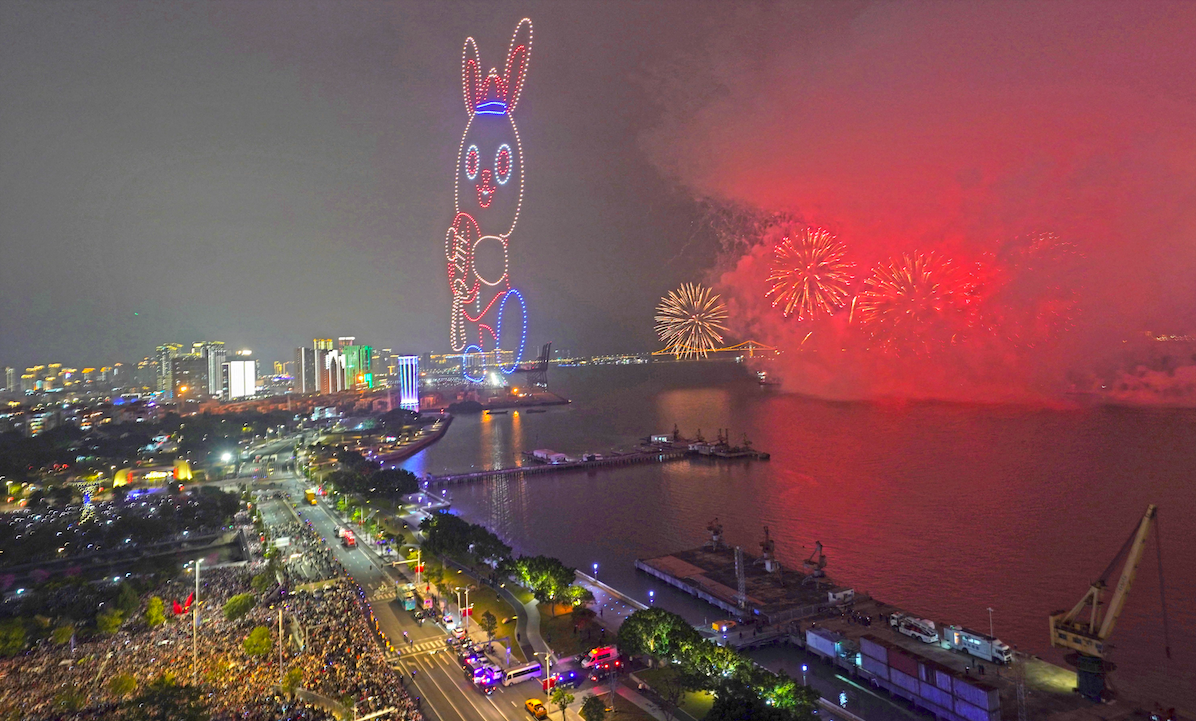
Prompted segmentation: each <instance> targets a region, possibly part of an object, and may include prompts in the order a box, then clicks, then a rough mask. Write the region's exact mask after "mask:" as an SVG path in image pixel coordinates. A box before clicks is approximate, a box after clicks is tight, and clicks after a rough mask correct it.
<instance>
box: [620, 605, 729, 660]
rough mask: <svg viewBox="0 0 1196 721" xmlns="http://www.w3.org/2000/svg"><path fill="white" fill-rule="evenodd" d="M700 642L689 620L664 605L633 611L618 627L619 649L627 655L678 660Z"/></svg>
mask: <svg viewBox="0 0 1196 721" xmlns="http://www.w3.org/2000/svg"><path fill="white" fill-rule="evenodd" d="M701 642H702V637H701V636H700V635H699V634H698V632H697V631H696V630H695V629H694V627H693V626H691V625H690V624H689V621H686V620H685V619H684V618H682V617H681V616H678V615H677V614H675V613H672V612H671V611H666V610H664V609H663V608H648V609H645V610H641V611H636V612H635V613H633V614H631V615H630V616H628V617H627V618H626V620H624V621H623V624H622V625H621V626H619V635H618V643H619V650H620V651H621V652H623V653H624V654H627V655H629V656H638V655H642V654H647V655H649V656H653V657H655V658H658V659H678V658H680V657H681V655H682V654H685V653H687V652H688V651H689V650H691V649H692V648H693V647H695V646H696V645H697V644H699V643H701ZM711 645H712V646H713V644H711Z"/></svg>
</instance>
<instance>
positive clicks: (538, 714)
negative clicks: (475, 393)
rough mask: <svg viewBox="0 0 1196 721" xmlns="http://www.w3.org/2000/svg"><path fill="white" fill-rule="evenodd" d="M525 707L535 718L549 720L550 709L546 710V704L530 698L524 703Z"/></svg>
mask: <svg viewBox="0 0 1196 721" xmlns="http://www.w3.org/2000/svg"><path fill="white" fill-rule="evenodd" d="M523 707H524V708H525V709H527V712H528V713H530V714H531V715H532V717H533V718H548V709H546V708H544V702H543V701H541V700H540V699H538V698H529V699H528V700H527V701H524V702H523Z"/></svg>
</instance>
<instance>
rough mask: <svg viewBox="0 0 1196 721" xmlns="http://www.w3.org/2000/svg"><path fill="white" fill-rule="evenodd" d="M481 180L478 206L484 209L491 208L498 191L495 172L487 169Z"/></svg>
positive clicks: (483, 171)
mask: <svg viewBox="0 0 1196 721" xmlns="http://www.w3.org/2000/svg"><path fill="white" fill-rule="evenodd" d="M481 176H482V177H481V178H479V179H478V205H480V206H481V207H483V208H489V207H490V203H491V202H493V201H494V193H495V191H497V190H498V188H497V187H495V185H494V182H493V181H494V171H492V170H490V169H489V168H485V169H483V170H482V172H481Z"/></svg>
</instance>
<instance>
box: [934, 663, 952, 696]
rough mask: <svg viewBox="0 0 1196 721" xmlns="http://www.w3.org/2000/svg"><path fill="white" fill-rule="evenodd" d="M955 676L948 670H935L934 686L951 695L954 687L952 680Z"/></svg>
mask: <svg viewBox="0 0 1196 721" xmlns="http://www.w3.org/2000/svg"><path fill="white" fill-rule="evenodd" d="M952 678H953V676H952V675H951V672H950V671H947V670H946V669H941V668H936V669H935V670H934V685H935V686H938V687H939V688H941V689H943V690H944V691H946V692H947V693H951V690H952V685H951V679H952Z"/></svg>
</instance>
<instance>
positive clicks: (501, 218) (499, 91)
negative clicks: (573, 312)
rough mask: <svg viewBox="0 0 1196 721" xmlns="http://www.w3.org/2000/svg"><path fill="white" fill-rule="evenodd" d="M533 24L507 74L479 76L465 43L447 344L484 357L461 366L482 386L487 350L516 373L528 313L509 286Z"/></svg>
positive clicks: (515, 44)
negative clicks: (464, 119)
mask: <svg viewBox="0 0 1196 721" xmlns="http://www.w3.org/2000/svg"><path fill="white" fill-rule="evenodd" d="M531 47H532V23H531V20H528V19H527V18H524V19H523V20H520V21H519V24H518V25H517V26H516V27H515V35H514V36H513V37H512V38H511V47H510V49H509V50H508V51H507V64H506V69H505V71H504V72H503V74H502V75H499V73H498V70H497V69H495V68H491V70H490V72H489V74H487V75H486V77H485V78H483V77H482V71H481V67H482V66H481V63H480V62H479V60H478V48H477V45H476V44H475V43H474V40H473V38H467V39H466V40H465V49H464V52H463V54H462V59H461V84H462V88H463V90H464V93H465V110H466V112H467V113H468V114H469V122H468V123H467V124H466V126H465V133H464V135H463V136H462V137H461V148H460V150H459V151H458V154H457V171H456V195H457V198H456V201H457V215H456V217H455V218H454V219H453V224H452V226H450V227H449V229H448V233H447V236H446V237H445V257H446V259H447V261H448V280H449V288H450V290H451V291H452V295H453V304H452V320H451V325H450V329H449V339H450V341H451V344H452V348H453V350H454V351H457V352H464V353H466V354H479V355H477V356H475V357H474V360H473V362H466V363H463V364H462V366H463V368H464V370H465V375H466V377H467V378H469V379H470V380H474V381H480V380H482V372H483V370H484V362H483V363H481V364H479V362H478V361H477V359H478V358H483V359H484V358H485V356H484V355H481V354H484V353H486V352H489V351H492V350H495V349H499V348H501V349H502V350H505V351H514V353H515V356H514V360H513V361H512V363H511V364H510V365H505V364H501V363H500V365H499V368H500V370H502V372H503V373H511V372H512V371H514V370H515V366H516V365H518V364H519V361H520V360H521V358H522V356H523V348H524V341H525V338H526V332H527V308H526V306H525V304H524V301H523V296H522V294H520V293H519V291H518V290H516V289H515V288H513V287H511V278H510V274H509V273H508V267H507V255H508V248H509V247H510V240H511V233H512V231H514V230H515V224H516V222H517V221H518V220H519V209H520V206H521V204H522V202H523V149H522V147H521V146H520V143H519V131H518V130H517V129H516V127H515V120H514V113H515V106H516V105H517V104H518V103H519V95H520V93H521V92H522V90H523V81H524V79H525V78H526V77H527V68H528V58H529V57H530V54H531Z"/></svg>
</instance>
